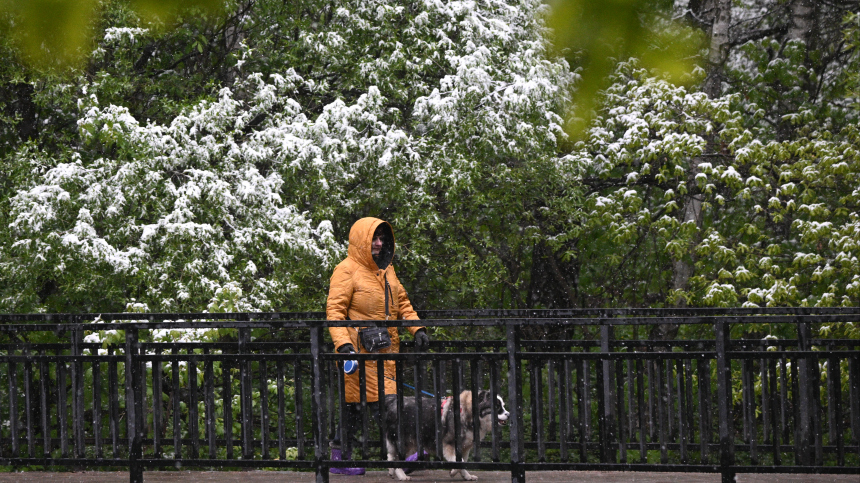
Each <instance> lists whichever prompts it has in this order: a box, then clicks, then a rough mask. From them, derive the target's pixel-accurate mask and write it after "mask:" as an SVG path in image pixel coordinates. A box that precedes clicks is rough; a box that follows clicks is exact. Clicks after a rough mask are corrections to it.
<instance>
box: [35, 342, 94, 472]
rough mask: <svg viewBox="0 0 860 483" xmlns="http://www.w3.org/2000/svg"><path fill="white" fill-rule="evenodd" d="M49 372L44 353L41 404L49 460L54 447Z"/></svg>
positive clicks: (44, 445)
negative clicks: (49, 404)
mask: <svg viewBox="0 0 860 483" xmlns="http://www.w3.org/2000/svg"><path fill="white" fill-rule="evenodd" d="M48 371H49V367H48V361H47V360H46V354H45V352H44V351H42V352H41V353H40V358H39V403H40V405H41V409H42V411H41V417H42V454H43V455H44V457H45V458H49V457H50V456H51V449H52V447H53V443H52V440H51V424H50V423H51V415H50V407H49V406H48V377H49V376H48ZM93 377H95V376H93ZM96 445H98V443H96ZM97 455H98V457H99V458H101V457H102V454H101V453H97Z"/></svg>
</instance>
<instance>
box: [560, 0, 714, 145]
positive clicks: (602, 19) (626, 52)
mask: <svg viewBox="0 0 860 483" xmlns="http://www.w3.org/2000/svg"><path fill="white" fill-rule="evenodd" d="M550 6H551V9H552V10H551V14H550V16H549V19H548V21H547V25H548V26H549V27H550V28H551V29H552V36H553V39H554V43H555V46H556V48H557V49H559V51H560V52H561V53H563V54H564V55H565V56H566V57H567V58H568V60H569V61H570V62H571V65H573V66H575V67H580V68H581V69H582V72H581V73H582V78H581V81H580V84H579V88H578V89H577V93H576V95H575V96H574V98H573V104H574V107H575V109H574V113H575V117H574V118H572V119H571V120H570V121H569V122H568V125H567V126H566V130H567V132H568V134H570V135H572V136H574V137H575V138H579V137H581V134H582V132H583V130H584V129H585V128H586V127H587V126H588V124H589V122H590V120H591V119H592V116H593V112H592V111H593V109H594V105H595V99H596V97H597V95H598V93H599V91H600V90H602V89H604V88H606V87H607V86H608V85H609V81H608V78H609V75H610V74H611V73H612V70H613V69H614V68H615V65H616V62H617V61H623V60H626V59H628V58H630V57H635V58H638V59H639V60H640V64H641V65H642V66H643V67H645V68H646V69H649V70H656V71H657V72H659V73H660V75H662V76H665V77H666V78H667V79H669V80H670V81H672V82H674V83H676V84H680V83H683V82H684V81H685V80H686V79H689V78H690V76H689V74H690V72H691V71H692V69H693V67H694V63H693V60H694V59H695V56H696V55H697V53H698V52H699V50H700V46H701V35H700V33H698V32H697V31H695V30H694V29H692V28H689V27H687V26H685V25H683V24H681V23H679V22H675V21H672V20H671V19H670V16H671V6H672V3H671V2H665V1H662V0H553V1H551V2H550Z"/></svg>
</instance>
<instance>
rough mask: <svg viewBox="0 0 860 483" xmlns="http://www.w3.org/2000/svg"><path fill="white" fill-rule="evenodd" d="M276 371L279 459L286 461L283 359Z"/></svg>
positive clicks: (280, 360)
mask: <svg viewBox="0 0 860 483" xmlns="http://www.w3.org/2000/svg"><path fill="white" fill-rule="evenodd" d="M275 370H276V371H277V372H278V375H277V382H276V384H277V388H278V458H279V459H281V460H285V459H287V442H286V441H285V434H284V419H286V415H285V411H286V406H285V398H284V361H283V360H282V359H278V362H277V364H276V366H275Z"/></svg>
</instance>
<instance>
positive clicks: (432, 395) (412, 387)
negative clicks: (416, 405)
mask: <svg viewBox="0 0 860 483" xmlns="http://www.w3.org/2000/svg"><path fill="white" fill-rule="evenodd" d="M385 378H386V379H390V380H392V381H394V382H397V379H395V378H393V377H388V376H385ZM402 384H403V385H404V386H406V387H408V388H409V389H412V390H413V391H416V392H417V391H418V389H416V388H415V386H410V385H409V384H406V383H405V382H404V383H402ZM421 392H422V393H424V394H426V395H428V396H430V397H436V395H435V394H430V393H429V392H427V391H424V390H423V389H422V390H421Z"/></svg>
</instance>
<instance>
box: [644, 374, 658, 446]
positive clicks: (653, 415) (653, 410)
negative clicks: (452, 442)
mask: <svg viewBox="0 0 860 483" xmlns="http://www.w3.org/2000/svg"><path fill="white" fill-rule="evenodd" d="M645 365H646V366H647V370H648V438H649V439H650V440H651V442H654V439H655V436H656V434H657V431H656V429H655V427H656V426H655V424H654V421H655V420H656V419H657V398H656V397H655V396H654V392H655V391H654V388H655V387H656V386H657V381H656V378H655V377H654V368H655V367H657V361H653V360H652V361H646V362H645Z"/></svg>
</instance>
